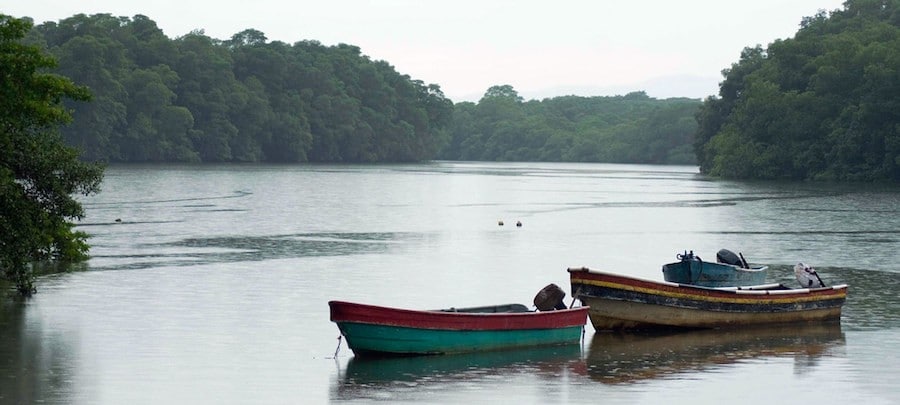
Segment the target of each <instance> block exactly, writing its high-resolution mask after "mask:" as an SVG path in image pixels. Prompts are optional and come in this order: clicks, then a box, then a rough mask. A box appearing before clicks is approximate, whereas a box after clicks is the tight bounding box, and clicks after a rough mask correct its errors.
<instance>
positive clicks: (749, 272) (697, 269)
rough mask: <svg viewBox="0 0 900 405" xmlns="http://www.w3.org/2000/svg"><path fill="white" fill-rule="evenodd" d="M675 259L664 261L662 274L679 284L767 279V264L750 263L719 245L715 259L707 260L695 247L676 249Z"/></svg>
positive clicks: (708, 284)
mask: <svg viewBox="0 0 900 405" xmlns="http://www.w3.org/2000/svg"><path fill="white" fill-rule="evenodd" d="M676 257H677V258H678V261H677V262H674V263H668V264H666V265H663V268H662V272H663V278H664V279H665V280H666V281H669V282H672V283H680V284H693V285H699V286H703V287H734V286H742V285H760V284H765V282H766V273H767V272H768V269H769V267H768V266H755V267H751V266H750V265H749V264H747V261H746V260H744V259H743V255H741V256H740V257H739V256H738V255H736V254H734V253H733V252H731V251H730V250H727V249H722V250H719V252H718V253H717V254H716V261H715V262H707V261H703V260H702V259H700V256H697V255H695V254H694V251H690V252H685V253H683V254H682V253H679V254H678V255H676Z"/></svg>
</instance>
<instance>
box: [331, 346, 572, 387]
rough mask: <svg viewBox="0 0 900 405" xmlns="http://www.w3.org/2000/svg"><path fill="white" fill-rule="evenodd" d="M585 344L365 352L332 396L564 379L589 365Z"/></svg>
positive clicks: (350, 365)
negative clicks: (526, 378) (439, 351)
mask: <svg viewBox="0 0 900 405" xmlns="http://www.w3.org/2000/svg"><path fill="white" fill-rule="evenodd" d="M583 358H584V356H583V353H582V347H581V344H580V343H579V344H569V345H559V346H544V347H534V348H528V349H510V350H497V351H488V352H475V353H462V354H448V355H435V356H409V357H365V356H363V357H361V356H356V357H353V358H351V359H350V360H349V362H348V363H347V365H346V367H345V368H344V369H343V370H340V372H339V373H338V382H337V384H336V386H335V387H334V389H333V390H332V399H336V400H348V399H391V398H393V399H400V398H402V397H404V396H407V395H413V396H414V395H415V394H414V393H413V392H412V391H416V390H420V389H438V388H440V387H448V386H453V385H456V384H466V383H467V382H472V381H476V380H484V379H503V378H505V377H507V376H511V375H523V374H525V375H529V376H537V377H539V378H546V379H558V378H560V376H561V375H564V374H567V373H570V372H571V370H573V369H581V370H583V362H584V360H583Z"/></svg>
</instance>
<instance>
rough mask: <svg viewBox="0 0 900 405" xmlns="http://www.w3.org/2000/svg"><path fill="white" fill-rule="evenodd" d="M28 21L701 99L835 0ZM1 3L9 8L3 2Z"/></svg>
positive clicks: (13, 9)
mask: <svg viewBox="0 0 900 405" xmlns="http://www.w3.org/2000/svg"><path fill="white" fill-rule="evenodd" d="M4 2H6V3H8V4H6V5H3V6H0V13H4V14H8V15H12V16H15V17H26V16H27V17H32V18H33V19H34V20H35V23H36V24H40V23H42V22H44V21H58V20H61V19H64V18H66V17H70V16H72V15H75V14H78V13H84V14H96V13H109V14H112V15H115V16H126V17H132V16H134V15H136V14H143V15H145V16H147V17H149V18H150V19H152V20H153V21H156V23H157V25H158V26H159V27H160V28H161V29H162V30H163V31H164V32H165V34H166V35H167V36H169V37H170V38H176V37H179V36H181V35H184V34H186V33H188V32H190V31H191V30H194V29H203V30H204V31H205V32H206V34H207V35H209V36H211V37H213V38H218V39H228V38H230V37H231V36H232V35H233V34H235V33H237V32H240V31H242V30H244V29H247V28H254V29H257V30H259V31H262V32H263V33H265V34H266V36H267V37H268V39H269V40H279V41H284V42H287V43H293V42H296V41H300V40H317V41H319V42H322V43H323V44H325V45H335V44H338V43H347V44H351V45H356V46H359V47H360V48H361V50H362V53H363V54H365V55H368V56H369V57H370V58H372V59H373V60H384V61H387V62H388V63H390V64H391V65H393V66H394V67H395V68H396V69H397V71H399V72H400V73H402V74H408V75H409V76H411V77H412V78H414V79H418V80H422V81H424V82H426V83H435V84H438V85H440V86H441V89H443V91H444V94H445V95H446V96H447V97H449V98H450V99H452V100H453V101H457V102H458V101H477V100H478V99H479V98H480V97H481V96H482V95H483V94H484V92H485V90H487V88H488V87H490V86H493V85H497V84H509V85H512V86H513V87H514V88H515V89H516V90H517V91H518V92H519V94H520V95H522V96H523V97H525V98H526V99H531V98H538V99H540V98H543V97H552V96H559V95H566V94H576V95H582V96H595V95H615V94H625V93H628V92H630V91H636V90H644V91H647V93H648V94H649V95H650V96H652V97H657V98H668V97H681V96H683V97H692V98H704V97H706V96H709V95H713V94H717V93H718V83H719V82H720V81H721V78H722V76H721V71H722V69H725V68H728V67H730V66H731V64H732V63H734V62H737V61H738V59H739V57H740V53H741V50H742V49H743V48H744V47H746V46H754V45H756V44H760V45H763V46H767V45H768V44H769V43H771V42H772V41H774V40H776V39H785V38H790V37H793V36H794V34H795V33H796V32H797V29H798V28H799V24H800V21H801V19H802V18H803V17H804V16H812V15H814V14H816V12H817V11H818V10H822V9H824V10H828V11H831V10H835V9H840V8H842V3H843V1H842V0H752V1H748V0H743V1H731V0H680V1H673V0H644V1H629V0H618V1H610V0H543V1H532V0H453V1H446V0H370V1H363V0H357V1H350V0H321V1H315V2H313V1H305V0H293V1H290V0H284V1H274V0H256V1H254V0H177V1H176V0H141V1H137V0H79V1H72V0H18V1H16V0H5V1H4ZM9 3H12V4H9Z"/></svg>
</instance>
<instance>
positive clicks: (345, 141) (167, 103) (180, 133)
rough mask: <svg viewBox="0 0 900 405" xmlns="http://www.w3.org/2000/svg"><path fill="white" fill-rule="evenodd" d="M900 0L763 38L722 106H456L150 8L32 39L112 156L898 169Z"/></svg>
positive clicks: (424, 91)
mask: <svg viewBox="0 0 900 405" xmlns="http://www.w3.org/2000/svg"><path fill="white" fill-rule="evenodd" d="M898 27H900V0H849V1H846V2H845V3H844V7H843V8H842V9H840V10H834V11H830V12H826V11H820V12H819V13H818V14H816V15H814V16H810V17H805V18H803V19H802V21H800V23H799V29H798V31H797V33H796V35H795V36H794V37H792V38H787V39H779V40H776V41H775V42H773V43H771V44H769V45H768V46H767V47H763V46H761V45H756V46H751V47H747V48H745V49H744V50H743V52H742V54H741V57H740V60H739V61H737V62H735V63H733V64H732V65H731V66H730V67H727V68H725V69H724V70H723V71H722V75H723V80H722V82H721V83H720V87H719V94H718V95H716V96H711V97H709V98H707V99H706V100H696V99H687V98H672V99H664V100H658V99H655V98H652V97H649V96H648V95H647V94H646V93H645V92H643V91H641V90H635V91H634V92H631V93H629V94H626V95H619V96H609V97H579V96H574V95H572V96H563V97H555V98H547V99H543V100H527V101H526V100H523V98H522V97H520V96H519V94H518V93H517V91H516V90H515V89H514V88H513V87H512V86H510V85H505V84H498V85H495V86H492V87H490V88H489V89H487V90H486V92H485V93H484V96H483V97H482V98H481V99H480V100H479V101H478V102H459V103H454V102H453V101H452V100H450V99H448V98H447V97H445V95H444V94H443V92H442V91H441V88H440V86H439V85H438V84H426V83H423V82H422V81H420V80H416V79H414V78H411V77H409V76H408V75H404V74H402V73H400V72H398V71H397V70H396V69H395V68H394V67H393V66H391V65H390V64H389V63H388V62H386V61H373V60H371V59H370V58H369V57H368V56H366V55H364V54H363V53H362V52H361V50H360V49H359V48H358V47H355V46H352V45H347V44H339V45H335V46H325V45H322V44H321V43H319V42H316V41H309V40H307V41H299V42H296V43H293V44H286V43H283V42H279V41H269V40H268V39H267V38H266V36H265V34H264V33H262V32H260V31H257V30H254V29H248V30H245V31H242V32H240V33H237V34H235V35H233V36H232V37H231V38H230V39H227V40H219V39H214V38H210V37H208V36H206V35H205V34H204V32H203V31H201V30H196V31H193V32H191V33H189V34H187V35H184V36H181V37H178V38H174V39H172V38H168V37H167V36H165V35H164V34H163V32H162V31H161V30H160V29H159V28H158V27H157V25H156V23H155V22H154V21H153V20H151V19H150V18H148V17H146V16H142V15H136V16H134V17H130V18H129V17H114V16H112V15H109V14H96V15H91V16H87V15H83V14H79V15H75V16H73V17H70V18H67V19H64V20H61V21H58V22H46V23H43V24H41V25H37V26H35V27H34V28H33V29H32V30H31V31H30V32H29V34H28V36H27V38H26V42H27V43H29V44H33V45H37V46H40V47H41V48H42V49H45V50H46V51H47V52H48V53H50V54H51V55H52V56H53V57H54V58H56V59H57V60H58V62H59V64H58V66H59V67H58V68H57V70H56V71H55V72H56V73H59V74H61V75H63V76H65V77H69V78H71V79H72V80H73V81H74V82H75V83H76V84H79V85H84V86H86V87H87V88H88V89H89V90H90V92H91V93H92V95H93V99H92V101H90V102H67V106H69V107H70V108H71V109H72V110H73V112H74V114H73V115H74V122H73V123H72V124H71V125H68V126H66V127H64V128H63V129H62V135H63V137H64V139H65V141H66V142H67V143H68V144H69V145H71V146H74V147H76V148H78V149H79V150H80V151H81V153H82V158H83V159H85V160H88V161H103V162H287V163H292V162H343V163H368V162H417V161H426V160H433V159H446V160H488V161H567V162H615V163H653V164H697V165H699V167H700V171H701V172H702V173H705V174H709V175H712V176H715V177H722V178H748V179H749V178H761V179H799V180H849V181H885V180H887V181H895V182H896V181H900V120H898V118H900V117H898V114H900V105H898V103H900V70H898V68H900V29H898Z"/></svg>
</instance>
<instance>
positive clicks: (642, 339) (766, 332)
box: [586, 322, 844, 384]
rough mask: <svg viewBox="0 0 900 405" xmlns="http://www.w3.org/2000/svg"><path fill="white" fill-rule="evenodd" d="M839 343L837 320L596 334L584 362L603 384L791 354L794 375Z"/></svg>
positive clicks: (682, 375)
mask: <svg viewBox="0 0 900 405" xmlns="http://www.w3.org/2000/svg"><path fill="white" fill-rule="evenodd" d="M843 345H844V334H843V332H842V331H841V324H840V323H839V322H826V323H818V324H811V325H806V324H804V325H779V326H772V327H764V328H748V329H743V330H701V331H691V332H680V333H671V334H619V333H597V334H595V335H594V337H593V339H592V340H591V346H590V350H589V351H588V356H587V360H586V362H587V373H588V375H589V376H590V378H591V379H592V380H595V381H600V382H602V383H606V384H628V383H635V382H640V381H643V380H648V379H659V378H669V379H671V378H676V379H677V378H691V377H692V376H693V375H694V374H695V373H697V372H701V371H706V370H710V369H715V368H719V367H722V366H724V365H728V364H734V363H737V362H740V361H744V360H749V359H755V358H760V357H793V358H794V359H795V368H794V371H795V373H797V374H804V373H806V372H808V371H810V369H812V368H814V367H815V365H816V363H817V360H818V359H819V358H821V357H822V356H827V355H828V354H829V352H831V351H832V350H833V349H834V348H836V347H840V346H843Z"/></svg>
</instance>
